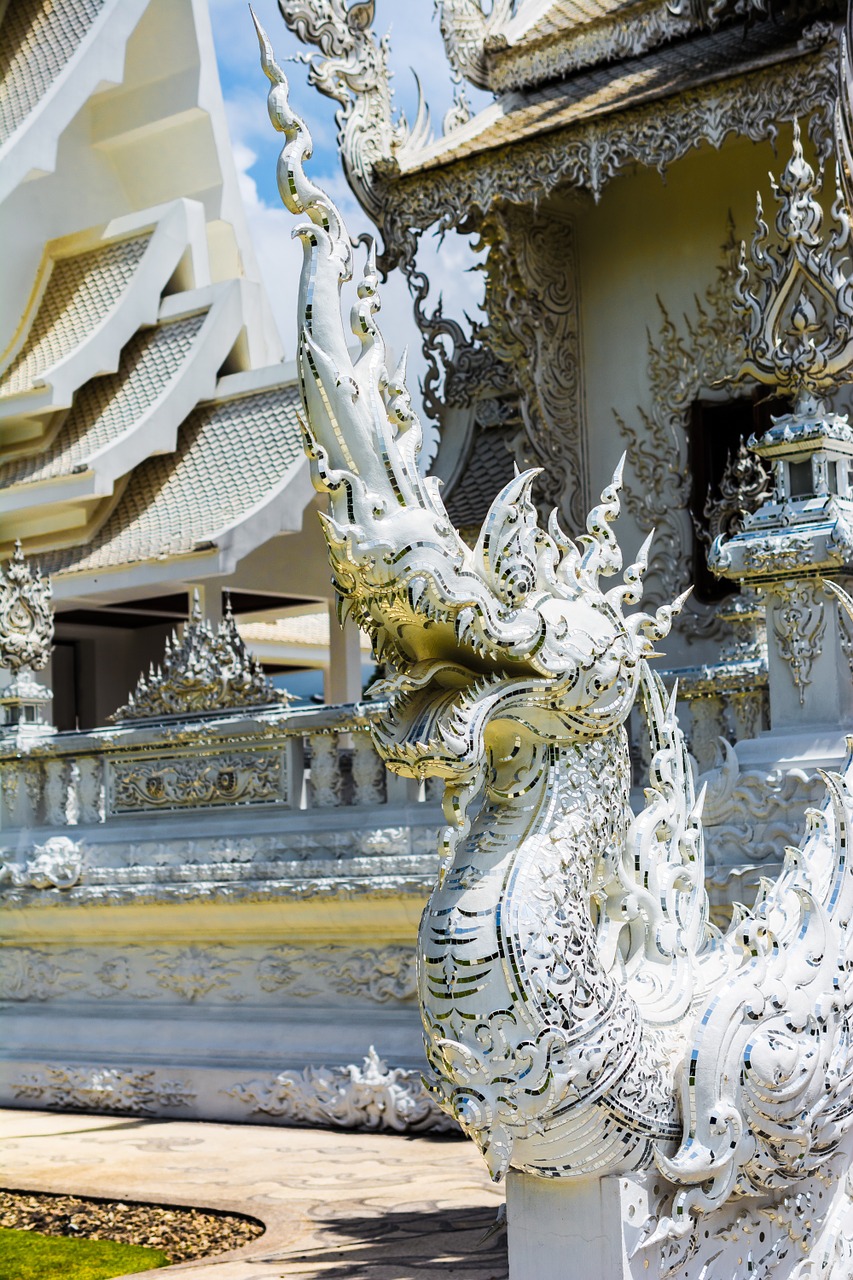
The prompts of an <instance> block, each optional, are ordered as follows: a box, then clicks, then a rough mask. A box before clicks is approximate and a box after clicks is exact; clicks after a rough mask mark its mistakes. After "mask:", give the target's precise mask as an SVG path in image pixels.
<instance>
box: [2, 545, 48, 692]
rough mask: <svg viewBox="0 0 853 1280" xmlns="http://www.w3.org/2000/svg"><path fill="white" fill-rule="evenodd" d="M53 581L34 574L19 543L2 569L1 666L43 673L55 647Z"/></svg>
mask: <svg viewBox="0 0 853 1280" xmlns="http://www.w3.org/2000/svg"><path fill="white" fill-rule="evenodd" d="M51 596H52V591H51V585H50V579H49V578H44V577H41V576H39V574H38V572H36V573H33V570H32V568H31V567H30V564H29V563H28V561H27V560H25V559H24V553H23V551H22V550H21V544H20V542H16V543H15V553H14V555H13V556H12V559H11V560H10V561H9V562H8V563H7V564H6V565H5V567H3V568H0V666H3V667H8V668H9V669H10V670H11V671H14V672H15V673H16V674H17V673H18V672H20V671H21V670H22V669H28V670H31V671H40V670H41V669H42V668H43V667H46V666H47V664H48V661H49V659H50V654H51V649H52V645H53V608H52V607H51Z"/></svg>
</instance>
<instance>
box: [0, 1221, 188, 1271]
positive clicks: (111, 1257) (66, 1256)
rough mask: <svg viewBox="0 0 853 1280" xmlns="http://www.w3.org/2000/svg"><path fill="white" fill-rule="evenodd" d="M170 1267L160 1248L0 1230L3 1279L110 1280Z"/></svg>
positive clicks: (0, 1264)
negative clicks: (134, 1272) (110, 1279)
mask: <svg viewBox="0 0 853 1280" xmlns="http://www.w3.org/2000/svg"><path fill="white" fill-rule="evenodd" d="M168 1265H169V1259H168V1258H167V1257H166V1255H165V1253H161V1252H160V1250H159V1249H142V1248H140V1247H139V1246H138V1245H135V1244H114V1243H113V1242H112V1240H69V1239H67V1238H66V1237H65V1236H43V1235H40V1234H39V1233H38V1232H37V1231H12V1230H11V1229H10V1228H8V1227H0V1280H109V1278H110V1277H111V1276H123V1275H127V1274H128V1273H129V1272H133V1271H151V1270H153V1268H154V1267H166V1266H168Z"/></svg>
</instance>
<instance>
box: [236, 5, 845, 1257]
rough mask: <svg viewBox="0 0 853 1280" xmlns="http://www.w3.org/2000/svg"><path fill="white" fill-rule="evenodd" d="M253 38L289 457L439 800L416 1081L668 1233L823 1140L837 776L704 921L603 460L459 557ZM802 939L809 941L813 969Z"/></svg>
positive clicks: (678, 785) (837, 923) (841, 796)
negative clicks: (294, 324)
mask: <svg viewBox="0 0 853 1280" xmlns="http://www.w3.org/2000/svg"><path fill="white" fill-rule="evenodd" d="M256 25H257V24H256ZM258 36H259V40H260V47H261V61H262V66H263V70H264V72H265V73H266V75H267V77H268V79H269V81H270V86H271V87H270V91H269V112H270V118H271V120H272V123H273V125H274V127H275V128H276V129H277V130H278V131H279V132H281V133H283V134H284V137H285V143H284V148H283V150H282V153H281V157H280V160H279V167H278V182H279V190H280V192H281V196H282V200H283V201H284V203H285V205H286V206H287V208H288V209H289V210H290V211H291V212H292V213H294V214H295V215H297V217H298V219H299V221H298V222H297V224H296V227H295V231H294V234H295V235H296V236H298V237H299V238H300V240H301V242H302V245H303V249H304V264H303V269H302V275H301V281H300V291H299V314H300V334H299V345H298V368H299V377H300V383H301V392H302V400H303V407H304V413H305V423H304V428H305V446H306V449H307V451H308V454H309V456H310V458H311V460H312V464H313V465H312V473H313V477H314V483H315V485H316V487H317V488H318V489H319V490H320V491H322V492H324V493H326V494H327V495H328V499H329V510H328V514H327V515H325V516H323V517H322V519H323V527H324V531H325V536H326V540H327V543H328V548H329V557H330V563H331V568H332V575H333V580H334V584H335V588H336V591H337V596H338V600H339V605H340V613H341V617H342V618H343V617H345V616H346V615H350V616H351V617H352V618H353V619H354V620H355V622H356V623H357V624H358V625H359V626H360V627H361V628H362V629H363V630H364V631H365V632H366V633H367V634H368V635H369V636H370V638H371V641H372V643H373V646H374V652H375V654H376V657H377V659H378V660H380V661H382V662H384V663H385V664H386V669H387V671H388V675H387V678H386V679H385V680H384V682H383V684H382V686H381V688H382V692H383V694H384V695H385V698H386V700H387V704H388V711H387V712H386V713H385V714H384V716H383V718H382V719H381V720H380V722H379V723H378V724H377V725H375V727H374V730H373V732H374V738H375V742H376V745H377V748H378V750H379V751H380V753H381V755H382V756H383V758H384V759H385V761H386V762H387V764H388V765H389V767H390V768H391V769H393V770H395V771H397V772H399V773H402V774H406V775H409V776H413V777H428V776H434V777H438V778H441V779H442V780H443V781H444V784H445V787H444V810H445V816H446V820H447V827H446V830H445V833H444V836H443V838H442V847H441V849H440V854H441V861H440V870H439V873H438V877H437V882H436V885H435V888H434V890H433V892H432V894H431V896H430V899H429V902H428V904H427V906H426V909H425V911H424V915H423V919H422V922H421V926H420V934H419V944H418V945H419V994H420V1002H421V1011H422V1017H423V1025H424V1034H425V1044H426V1052H427V1057H428V1060H429V1063H430V1065H431V1067H432V1069H433V1072H434V1079H433V1082H432V1085H431V1087H432V1088H433V1090H434V1093H435V1096H436V1098H437V1100H438V1101H439V1103H440V1104H441V1105H442V1106H443V1107H444V1108H445V1109H446V1110H447V1111H448V1112H449V1113H450V1114H452V1115H453V1116H454V1117H455V1118H456V1119H457V1120H458V1122H459V1123H460V1125H461V1126H462V1128H463V1129H464V1130H465V1132H466V1133H467V1134H469V1136H470V1137H471V1138H472V1139H473V1140H474V1141H475V1142H476V1143H477V1145H478V1147H479V1148H480V1150H481V1152H482V1153H483V1156H484V1158H485V1160H486V1163H487V1165H488V1168H489V1170H490V1172H491V1174H492V1176H493V1177H494V1178H495V1179H500V1178H501V1177H502V1176H503V1175H504V1174H505V1173H506V1172H507V1170H509V1169H516V1170H520V1171H523V1172H526V1173H528V1174H533V1175H539V1176H543V1177H560V1178H589V1177H595V1176H599V1177H600V1176H604V1175H607V1174H614V1173H620V1174H623V1173H631V1172H639V1171H642V1170H645V1169H655V1170H656V1171H657V1172H658V1174H659V1176H661V1177H662V1181H663V1182H664V1184H665V1186H666V1187H667V1188H669V1191H670V1192H671V1195H672V1199H671V1212H670V1214H669V1216H668V1217H667V1219H666V1222H667V1228H666V1229H667V1231H668V1232H670V1234H671V1235H673V1236H683V1235H684V1233H685V1232H689V1231H693V1230H695V1224H696V1222H697V1220H698V1216H699V1215H700V1214H708V1213H712V1212H714V1211H715V1210H719V1209H721V1207H722V1206H725V1205H726V1204H727V1202H728V1201H729V1200H730V1198H731V1197H733V1196H744V1195H753V1196H765V1197H766V1196H770V1195H772V1194H774V1193H775V1190H776V1189H778V1187H779V1186H781V1185H788V1184H789V1183H791V1182H792V1181H796V1179H797V1178H808V1177H809V1176H811V1175H812V1174H813V1173H814V1171H815V1169H816V1168H817V1167H818V1165H819V1163H820V1161H821V1160H825V1159H826V1158H827V1151H830V1149H831V1150H832V1151H834V1150H836V1149H840V1146H839V1144H841V1143H842V1142H843V1141H844V1140H846V1135H847V1132H848V1129H849V1125H848V1119H847V1116H848V1113H849V1111H850V1099H851V1080H852V1079H853V1051H851V1045H850V1036H849V1034H848V1031H847V1013H846V1010H847V1009H848V1008H849V1000H848V995H847V993H846V988H845V993H844V995H843V996H839V994H838V990H839V989H838V984H837V965H838V963H839V957H840V956H842V957H846V956H847V955H848V950H849V936H848V934H849V930H848V921H849V920H850V916H851V912H853V883H851V874H850V870H849V868H848V866H847V862H846V857H845V856H843V848H844V841H845V840H846V831H847V824H848V823H849V821H850V817H851V810H850V798H849V794H848V790H847V784H846V782H845V780H844V779H843V778H840V777H837V778H833V779H831V795H830V798H829V800H828V801H827V805H826V806H825V808H824V810H823V811H822V812H821V813H819V814H815V815H814V816H813V818H812V827H811V830H810V835H809V837H808V840H807V842H806V844H805V846H804V848H803V850H802V851H797V852H796V855H794V854H791V856H790V857H789V860H788V863H787V864H786V868H785V871H784V872H783V874H782V876H781V877H780V880H779V881H778V883H777V884H775V885H773V886H770V885H768V886H767V887H766V889H765V891H764V892H763V895H762V898H761V900H760V902H759V903H758V904H757V905H756V908H755V910H754V911H753V912H752V913H747V912H745V911H744V912H739V913H737V915H736V918H735V920H734V921H733V923H732V926H731V928H730V929H729V930H728V931H727V933H726V934H725V935H724V936H723V935H721V934H720V933H719V932H718V931H717V930H715V929H714V928H713V927H712V926H711V925H710V924H709V923H708V919H707V902H706V896H705V889H704V860H703V859H704V850H703V836H702V825H701V816H700V812H701V796H700V797H698V798H697V797H696V796H695V794H694V783H693V775H692V772H691V768H690V762H689V758H688V755H687V752H686V749H685V745H684V741H683V738H682V735H681V732H680V729H679V727H678V723H677V718H676V714H675V695H674V694H673V695H672V696H668V695H666V693H665V692H664V690H663V686H662V685H661V683H660V681H659V680H658V678H657V677H655V676H654V675H653V674H652V672H651V670H650V668H649V666H648V660H649V659H650V658H651V657H652V656H653V654H654V649H655V646H656V645H657V644H658V642H659V641H660V640H661V639H662V638H663V637H665V635H666V634H667V632H668V630H669V627H670V624H671V620H672V617H673V616H674V614H675V613H676V612H677V610H678V609H679V608H680V606H681V603H682V600H683V598H682V599H680V600H676V601H675V602H674V603H673V604H672V606H669V607H666V608H661V609H658V610H657V611H656V612H655V613H654V614H648V613H643V612H641V611H634V612H631V610H632V609H634V610H636V606H638V605H639V604H640V602H641V596H642V576H643V569H644V566H645V560H646V554H647V550H648V544H646V545H645V546H644V547H643V548H641V550H640V552H639V554H638V556H637V559H636V560H635V561H634V562H633V563H632V564H630V565H629V567H628V568H627V569H626V570H625V571H624V573H623V574H622V577H621V580H618V581H617V582H616V584H615V585H609V586H608V585H603V584H602V580H603V579H607V578H610V579H611V580H612V579H614V577H615V575H617V574H619V573H620V572H621V569H622V557H621V553H620V549H619V546H618V544H617V541H616V539H615V537H614V534H613V531H612V528H611V525H612V522H613V521H614V520H615V518H616V516H617V515H618V513H619V496H618V495H619V487H620V479H621V464H620V467H617V470H616V474H615V475H614V477H613V480H612V482H611V483H610V484H609V485H608V486H607V488H606V489H605V490H604V492H603V494H602V496H601V501H600V503H599V505H597V506H596V507H595V508H594V510H593V511H592V512H591V514H590V516H589V518H588V521H587V526H586V532H585V533H583V534H582V535H581V536H580V537H578V538H576V539H572V538H570V537H569V536H568V535H567V534H566V533H565V532H564V531H563V530H562V529H561V528H560V526H559V524H558V522H557V519H556V516H552V517H551V519H550V521H549V522H548V527H547V529H543V528H541V527H540V525H539V522H538V518H537V512H536V509H535V507H534V505H533V502H532V499H531V489H532V486H533V484H534V481H535V477H536V473H535V472H532V471H529V472H525V473H523V474H518V475H516V476H515V478H514V479H513V480H511V481H510V482H509V483H508V484H507V485H506V486H505V487H504V488H503V489H502V490H501V492H500V493H499V494H498V495H497V496H496V497H495V499H494V501H493V503H492V505H491V508H490V510H489V512H488V514H487V516H486V518H485V520H484V522H483V526H482V529H481V530H480V533H479V537H478V538H477V539H476V542H475V545H474V546H473V547H469V546H468V545H467V544H466V543H465V542H464V541H463V540H462V539H461V538H460V536H459V535H458V533H457V532H456V530H455V529H454V528H453V526H452V524H451V521H450V519H449V517H448V514H447V511H446V509H445V507H444V505H443V503H442V500H441V497H440V493H439V485H438V483H437V482H436V481H435V480H433V479H430V478H429V477H423V476H422V475H421V474H420V472H419V469H418V452H419V448H420V441H421V428H420V424H419V422H418V418H417V415H416V414H415V412H414V410H413V407H412V404H411V400H410V398H409V395H408V393H407V391H406V386H405V360H403V361H401V363H400V364H399V365H398V366H397V367H396V369H393V370H391V369H389V367H388V364H387V360H386V348H385V345H384V343H383V340H382V337H381V334H380V333H379V330H378V328H377V324H376V313H377V311H378V308H379V297H378V293H377V277H376V270H375V264H374V254H373V249H372V247H368V249H367V254H366V263H365V266H364V270H363V272H362V275H361V279H360V281H359V283H358V289H357V301H356V303H355V305H354V307H353V310H352V318H351V319H352V323H351V328H352V332H353V333H354V335H355V337H356V339H357V340H358V343H359V344H360V347H361V351H360V353H358V354H356V355H355V356H353V354H352V350H351V346H352V338H351V337H349V336H348V335H347V333H346V332H345V328H344V324H343V322H342V318H341V296H340V295H341V286H342V284H343V283H344V282H346V281H348V280H349V279H350V277H351V274H352V269H353V244H352V242H351V240H350V237H349V235H348V234H347V232H346V229H345V227H344V225H343V222H342V219H341V216H340V214H339V212H338V210H337V209H336V208H335V205H334V204H333V203H332V201H331V200H330V199H329V197H328V196H327V195H326V194H324V192H323V191H321V190H320V189H319V188H318V187H317V186H316V185H315V184H314V183H313V182H311V181H310V180H309V178H308V177H307V176H306V173H305V168H304V166H305V162H306V160H307V159H308V158H309V157H310V154H311V140H310V136H309V134H308V131H307V129H306V127H305V125H304V123H303V122H302V121H301V120H300V119H299V118H298V117H297V116H296V115H295V113H294V112H293V110H292V109H291V107H290V105H289V102H288V94H287V84H286V81H285V77H284V75H283V73H282V71H281V69H280V68H279V66H278V65H277V63H276V61H275V58H274V55H273V52H272V49H271V47H270V44H269V41H268V39H267V37H266V35H265V34H264V32H263V30H262V29H261V28H260V27H259V26H258ZM638 696H640V697H642V699H643V700H644V703H645V709H646V713H647V721H648V724H649V730H650V735H651V749H652V764H651V776H650V779H649V785H648V788H647V790H646V803H645V807H644V809H643V810H642V811H641V812H640V813H639V814H637V815H636V816H635V815H634V814H632V812H631V809H630V806H629V802H628V790H629V778H630V769H629V761H628V751H627V741H626V733H625V729H624V727H623V726H624V722H625V719H626V717H627V716H628V714H629V712H630V710H631V708H632V706H633V704H634V702H635V700H636V699H637V697H638ZM818 935H821V936H822V937H823V939H824V942H825V940H826V939H827V938H829V939H831V945H830V946H828V947H827V946H826V945H824V947H823V951H822V952H821V954H822V956H823V957H824V959H823V960H822V961H820V962H816V961H815V955H816V952H815V950H814V947H815V939H816V938H817V936H818ZM827 957H829V958H827ZM783 959H784V962H785V964H784V965H783ZM844 964H848V961H847V960H846V959H845V960H844ZM786 966H787V967H786ZM834 966H835V970H836V971H835V973H834V972H833V967H834ZM848 967H849V966H848ZM783 969H784V973H787V974H788V975H789V976H788V977H785V976H784V974H783ZM816 1010H817V1012H815V1011H816ZM810 1019H811V1021H810ZM815 1019H818V1020H819V1021H820V1026H821V1028H822V1030H821V1032H820V1035H819V1036H818V1035H816V1034H814V1028H815V1026H816V1025H817V1023H816V1021H815ZM786 1036H787V1037H788V1040H787V1041H785V1045H784V1049H782V1048H780V1045H782V1042H783V1041H784V1040H785V1037H786ZM804 1064H805V1065H804ZM806 1076H807V1077H808V1079H806ZM827 1081H830V1082H831V1083H830V1084H829V1085H827V1083H826V1082H827ZM821 1090H823V1092H822V1093H821ZM827 1091H829V1093H830V1094H831V1100H832V1101H831V1106H828V1105H827ZM830 1113H831V1115H830ZM804 1115H807V1116H808V1117H810V1119H809V1120H807V1121H804V1120H803V1116H804ZM797 1117H798V1118H797ZM786 1180H787V1181H786ZM705 1234H706V1235H707V1234H708V1233H707V1232H706V1233H705ZM697 1247H698V1246H697ZM672 1274H675V1273H674V1272H673V1273H672ZM708 1274H709V1275H710V1274H712V1273H711V1272H709V1273H708ZM786 1274H787V1273H786ZM791 1274H793V1273H791Z"/></svg>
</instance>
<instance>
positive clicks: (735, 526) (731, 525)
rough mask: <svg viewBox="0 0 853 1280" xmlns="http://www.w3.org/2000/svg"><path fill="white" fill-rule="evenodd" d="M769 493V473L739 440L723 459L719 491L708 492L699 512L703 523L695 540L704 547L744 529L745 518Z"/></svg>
mask: <svg viewBox="0 0 853 1280" xmlns="http://www.w3.org/2000/svg"><path fill="white" fill-rule="evenodd" d="M771 491H772V486H771V482H770V474H769V472H768V471H767V469H766V468H765V467H764V466H762V463H761V460H760V458H757V457H756V456H755V454H754V453H752V451H751V450H750V449H749V448H748V447H747V444H746V441H745V440H743V439H742V440H741V441H740V443H739V445H738V447H737V449H736V450H735V451H734V453H730V454H729V456H728V458H727V459H726V465H725V468H724V470H723V474H722V475H721V477H720V483H719V486H718V492H717V493H714V492H713V491H712V490H709V492H708V497H707V498H706V499H705V506H704V508H703V510H702V514H703V515H704V517H705V521H706V524H705V526H704V527H702V526H697V529H696V535H697V537H698V538H699V539H700V540H701V541H702V542H704V543H705V544H706V546H710V545H711V543H712V542H713V541H714V539H715V538H730V537H731V536H732V535H733V534H735V533H738V532H739V531H740V530H741V529H742V528H743V526H744V521H745V519H746V517H747V516H748V515H749V514H750V513H751V512H753V511H757V509H758V507H759V506H760V505H761V503H762V502H763V501H764V500H765V498H768V497H769V496H770V493H771Z"/></svg>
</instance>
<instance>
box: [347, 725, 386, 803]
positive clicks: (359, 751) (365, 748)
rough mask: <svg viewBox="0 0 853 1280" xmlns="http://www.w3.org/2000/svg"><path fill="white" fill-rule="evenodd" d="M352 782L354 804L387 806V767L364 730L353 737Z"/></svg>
mask: <svg viewBox="0 0 853 1280" xmlns="http://www.w3.org/2000/svg"><path fill="white" fill-rule="evenodd" d="M352 781H353V789H354V795H353V803H354V804H357V805H368V804H385V765H384V764H383V763H382V760H381V759H380V757H379V756H378V754H377V752H376V749H375V747H374V746H373V743H372V741H371V738H370V734H369V733H368V732H367V731H366V730H364V729H361V730H356V731H355V732H354V733H353V735H352Z"/></svg>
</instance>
